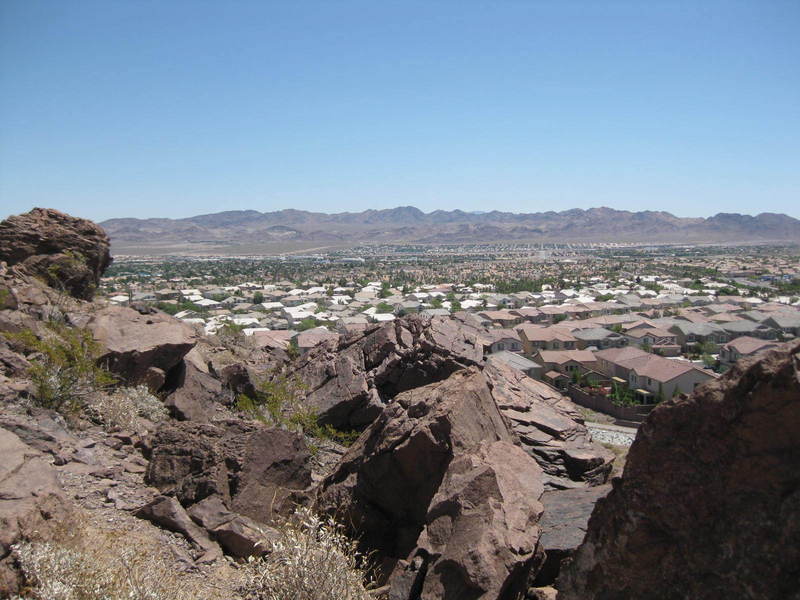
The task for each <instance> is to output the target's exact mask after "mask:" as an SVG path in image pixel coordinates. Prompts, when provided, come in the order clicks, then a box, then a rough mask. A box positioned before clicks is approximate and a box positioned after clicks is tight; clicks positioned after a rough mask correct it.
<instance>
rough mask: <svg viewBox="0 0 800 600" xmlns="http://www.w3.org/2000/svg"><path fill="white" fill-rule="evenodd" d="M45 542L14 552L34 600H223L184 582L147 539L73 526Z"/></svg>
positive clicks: (28, 543)
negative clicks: (198, 599) (218, 599)
mask: <svg viewBox="0 0 800 600" xmlns="http://www.w3.org/2000/svg"><path fill="white" fill-rule="evenodd" d="M70 525H71V528H70V529H69V531H67V528H66V527H65V528H64V531H63V532H62V533H61V534H60V535H57V536H55V537H54V539H52V540H47V541H26V542H22V543H19V544H16V545H14V546H13V547H12V550H13V553H14V557H15V558H16V560H17V562H18V564H19V566H20V568H21V570H22V573H23V575H24V577H25V580H26V583H27V586H28V587H27V588H26V591H25V593H24V596H25V597H26V598H34V599H36V600H122V599H125V600H194V599H196V598H219V597H221V596H220V595H218V594H216V593H215V592H214V590H209V589H207V586H203V588H202V589H201V587H200V585H199V582H198V581H193V580H190V579H189V578H187V577H186V576H180V575H179V574H178V572H177V571H176V570H175V568H174V565H173V564H172V561H173V558H172V557H170V556H169V553H168V552H169V551H168V550H167V549H165V548H163V547H161V546H159V545H157V543H156V542H155V541H154V540H152V539H149V538H144V539H138V538H137V537H136V536H133V539H132V536H131V534H130V532H127V531H117V532H115V531H109V530H103V529H99V528H96V527H91V526H88V525H86V524H85V523H84V522H80V523H77V525H76V524H74V523H70Z"/></svg>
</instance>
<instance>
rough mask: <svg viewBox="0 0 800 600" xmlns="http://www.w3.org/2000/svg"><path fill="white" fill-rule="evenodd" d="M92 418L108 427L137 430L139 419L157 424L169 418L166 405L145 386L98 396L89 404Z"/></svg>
mask: <svg viewBox="0 0 800 600" xmlns="http://www.w3.org/2000/svg"><path fill="white" fill-rule="evenodd" d="M86 408H87V412H88V413H89V414H90V416H91V417H92V418H93V419H94V420H96V421H99V422H101V423H103V424H104V425H106V426H107V427H119V428H121V429H135V428H136V424H137V420H138V418H139V417H143V418H145V419H147V420H148V421H153V422H154V423H157V422H159V421H163V420H164V419H166V418H167V417H168V416H169V413H168V412H167V409H166V407H164V404H163V403H162V402H161V401H160V400H159V399H158V398H156V397H155V396H153V394H151V393H150V391H149V390H148V389H147V386H145V385H139V386H136V387H123V388H119V389H118V390H115V391H114V392H113V393H111V394H96V395H95V396H93V397H92V398H91V399H90V400H89V401H88V402H87V407H86Z"/></svg>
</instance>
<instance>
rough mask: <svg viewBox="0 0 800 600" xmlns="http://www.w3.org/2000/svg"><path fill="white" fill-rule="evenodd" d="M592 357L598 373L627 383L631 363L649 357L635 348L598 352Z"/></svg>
mask: <svg viewBox="0 0 800 600" xmlns="http://www.w3.org/2000/svg"><path fill="white" fill-rule="evenodd" d="M594 356H595V359H596V360H597V370H598V371H600V372H601V373H603V374H605V375H607V376H608V377H617V378H619V379H624V380H625V381H627V380H628V374H629V373H630V370H631V365H632V364H633V363H632V361H635V360H639V359H642V358H643V357H646V356H649V353H648V352H645V351H644V350H642V349H641V348H637V347H635V346H627V347H623V348H609V349H607V350H600V351H598V352H595V353H594Z"/></svg>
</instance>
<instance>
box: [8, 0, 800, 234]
mask: <svg viewBox="0 0 800 600" xmlns="http://www.w3.org/2000/svg"><path fill="white" fill-rule="evenodd" d="M798 31H800V2H798V1H797V0H789V1H786V2H777V1H770V0H754V1H752V2H734V1H721V2H714V1H700V2H698V1H697V0H691V1H686V2H679V1H671V2H661V1H648V2H641V1H639V0H637V1H631V2H604V1H601V0H591V1H586V2H577V1H574V2H571V1H566V2H563V1H552V2H536V1H525V2H503V1H499V2H477V1H463V0H462V1H458V2H446V1H443V0H428V1H425V2H413V1H405V2H393V1H390V0H381V1H379V2H376V1H374V0H370V1H364V2H355V1H346V0H342V1H334V0H328V1H325V2H311V1H300V0H298V1H292V2H288V1H287V2H268V1H266V0H259V1H255V2H247V1H235V0H234V1H230V2H228V1H225V2H223V1H218V2H202V1H199V0H192V1H181V0H169V1H166V2H165V1H163V0H156V1H152V2H151V1H147V0H137V1H125V0H113V1H109V0H103V1H99V2H92V1H81V0H73V1H69V2H60V1H56V0H50V1H46V2H43V1H40V0H4V1H3V2H2V3H0V89H2V93H0V213H2V216H5V215H7V214H12V213H19V212H23V211H26V210H28V209H30V208H31V207H32V206H50V207H54V208H58V209H60V210H64V211H67V212H70V213H72V214H75V215H79V216H83V217H88V218H92V219H96V220H102V219H106V218H111V217H123V216H135V217H156V216H159V217H180V216H191V215H195V214H200V213H208V212H217V211H221V210H231V209H256V210H261V211H267V210H277V209H281V208H298V209H305V210H318V211H324V212H339V211H345V210H350V211H356V210H364V209H367V208H387V207H393V206H399V205H414V206H417V207H419V208H421V209H422V210H425V211H429V210H434V209H437V208H441V209H454V208H461V209H463V210H491V209H500V210H509V211H517V212H522V211H524V212H536V211H541V210H565V209H569V208H576V207H578V208H589V207H592V206H611V207H614V208H620V209H629V210H641V209H651V210H668V211H670V212H673V213H675V214H677V215H681V216H707V215H711V214H715V213H717V212H743V213H751V214H755V213H759V212H764V211H769V212H784V213H787V214H790V215H793V216H795V217H800V35H798Z"/></svg>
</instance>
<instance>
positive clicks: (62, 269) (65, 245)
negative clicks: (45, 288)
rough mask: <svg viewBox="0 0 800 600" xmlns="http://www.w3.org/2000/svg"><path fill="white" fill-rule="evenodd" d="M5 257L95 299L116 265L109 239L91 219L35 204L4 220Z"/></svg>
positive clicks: (0, 232) (0, 228)
mask: <svg viewBox="0 0 800 600" xmlns="http://www.w3.org/2000/svg"><path fill="white" fill-rule="evenodd" d="M0 261H5V262H6V263H8V265H9V266H14V267H16V268H17V269H18V270H21V271H22V272H24V273H27V274H29V275H35V276H37V277H41V278H42V279H44V280H45V281H47V283H48V284H49V285H51V286H53V287H55V288H56V289H59V290H64V291H66V292H68V293H69V294H71V295H72V296H75V297H76V298H80V299H83V300H91V299H92V297H93V296H94V292H95V289H96V288H97V285H98V283H99V281H100V276H101V275H102V274H103V272H104V271H105V270H106V268H107V267H108V265H109V264H111V254H110V253H109V239H108V236H107V235H106V233H105V232H104V231H103V229H102V228H101V227H99V226H98V225H95V224H94V223H92V222H91V221H87V220H85V219H78V218H75V217H71V216H69V215H66V214H64V213H61V212H58V211H57V210H53V209H47V208H34V209H33V210H32V211H30V212H29V213H25V214H24V215H16V216H12V217H9V218H8V219H6V220H5V221H3V222H2V223H0Z"/></svg>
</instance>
